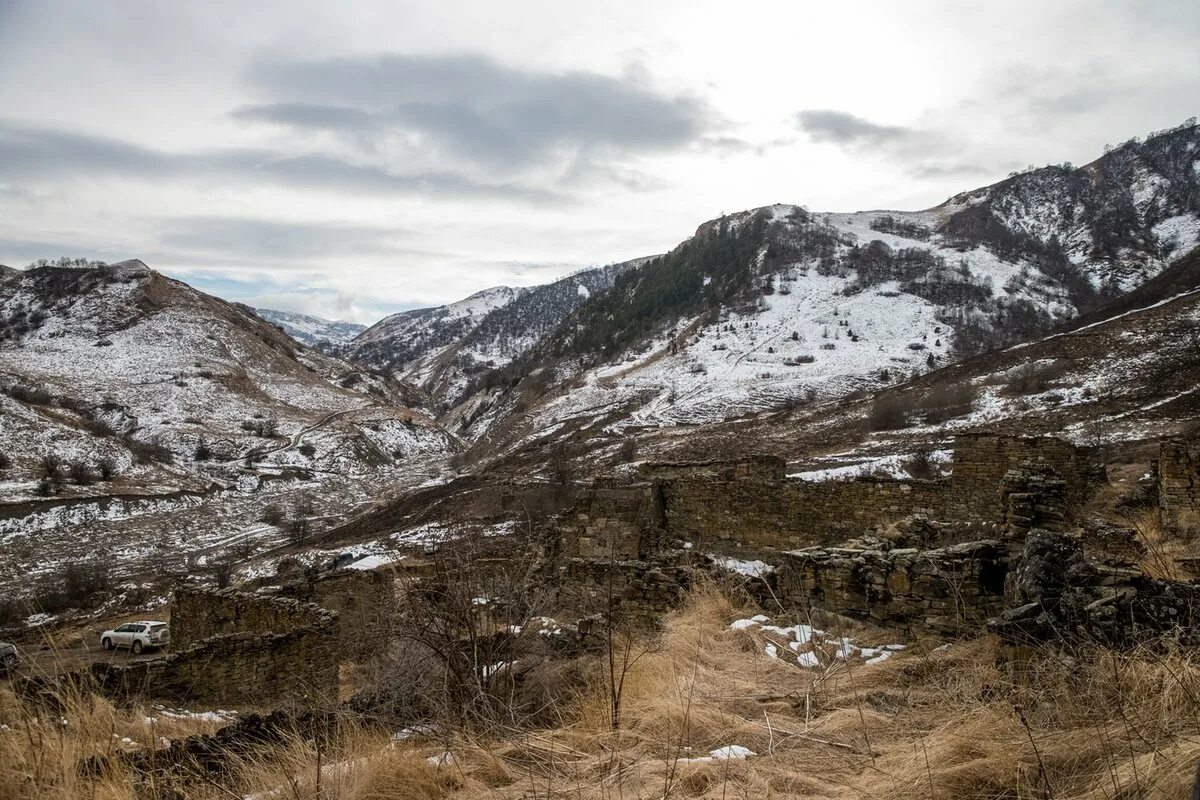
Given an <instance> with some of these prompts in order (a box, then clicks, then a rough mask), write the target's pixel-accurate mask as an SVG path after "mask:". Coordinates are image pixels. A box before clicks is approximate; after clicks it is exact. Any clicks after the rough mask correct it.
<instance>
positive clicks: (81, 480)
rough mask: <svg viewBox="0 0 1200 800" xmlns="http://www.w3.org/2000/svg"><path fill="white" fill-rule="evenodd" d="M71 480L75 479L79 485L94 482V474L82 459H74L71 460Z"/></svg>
mask: <svg viewBox="0 0 1200 800" xmlns="http://www.w3.org/2000/svg"><path fill="white" fill-rule="evenodd" d="M70 472H71V480H73V481H75V483H77V484H78V485H80V486H87V485H88V484H91V483H94V482H95V479H96V478H95V475H94V474H93V473H92V468H91V467H89V466H88V465H87V464H85V463H84V462H82V461H79V460H75V461H72V462H71V469H70Z"/></svg>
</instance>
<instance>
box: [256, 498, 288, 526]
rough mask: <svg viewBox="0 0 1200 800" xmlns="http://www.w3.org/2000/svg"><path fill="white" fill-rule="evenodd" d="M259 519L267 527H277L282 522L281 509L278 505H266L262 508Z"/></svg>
mask: <svg viewBox="0 0 1200 800" xmlns="http://www.w3.org/2000/svg"><path fill="white" fill-rule="evenodd" d="M259 519H261V520H262V521H263V522H265V523H267V524H268V525H279V524H280V523H282V522H283V508H282V507H281V506H280V505H279V504H278V503H268V504H267V505H265V506H263V510H262V516H260V517H259Z"/></svg>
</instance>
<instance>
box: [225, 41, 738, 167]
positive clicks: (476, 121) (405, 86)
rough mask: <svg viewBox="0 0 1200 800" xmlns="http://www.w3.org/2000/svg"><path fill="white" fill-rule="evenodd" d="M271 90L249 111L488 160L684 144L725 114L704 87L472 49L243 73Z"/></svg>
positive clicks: (274, 65) (485, 163) (486, 163)
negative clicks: (673, 88)
mask: <svg viewBox="0 0 1200 800" xmlns="http://www.w3.org/2000/svg"><path fill="white" fill-rule="evenodd" d="M246 80H247V83H248V85H249V86H250V88H251V89H252V90H253V91H256V92H258V93H259V94H260V96H263V97H264V102H263V103H261V104H258V105H250V106H244V107H241V108H239V109H237V110H235V111H234V112H233V115H234V117H235V118H237V119H239V120H244V121H253V122H269V123H273V124H276V125H282V126H287V127H289V128H292V129H295V130H297V131H304V130H310V131H311V130H320V131H329V132H334V133H339V134H349V135H351V136H352V137H354V138H355V139H356V140H358V141H361V140H362V139H363V138H364V137H365V138H367V139H370V140H372V141H374V142H375V143H377V144H378V143H382V142H384V141H385V140H387V139H388V138H389V137H391V138H402V139H404V138H411V137H416V138H417V139H418V140H419V142H420V147H421V148H422V149H423V150H427V151H433V152H435V153H439V154H441V155H444V156H452V157H454V158H458V159H465V160H467V161H469V162H471V163H472V164H474V165H476V166H482V167H486V168H505V169H509V168H514V167H516V168H523V167H530V166H534V165H539V164H547V163H555V162H557V161H559V160H562V159H574V158H577V157H578V156H579V154H581V153H584V154H588V155H589V157H593V158H605V159H612V158H620V157H623V156H627V155H631V154H639V153H647V152H660V151H669V150H675V149H682V148H684V147H686V146H688V145H690V144H691V143H694V142H696V141H697V140H699V139H700V138H701V137H702V136H703V135H704V134H706V133H707V132H708V131H709V130H710V129H712V128H713V127H715V126H717V125H718V120H717V118H716V115H715V113H714V112H713V111H712V110H711V109H710V108H709V107H708V106H707V105H706V104H705V103H704V102H703V101H701V100H700V99H698V98H696V97H692V96H688V95H672V94H666V93H661V92H657V91H655V90H653V89H652V88H649V87H648V86H647V85H646V83H645V81H644V79H642V78H639V77H636V74H635V75H631V76H627V77H626V78H625V79H618V78H613V77H609V76H606V75H601V74H597V73H592V72H582V71H566V72H540V71H533V70H528V69H517V68H513V67H508V66H504V65H502V64H500V63H498V62H496V61H493V60H492V59H490V58H485V57H482V56H470V55H458V56H452V55H440V56H417V55H399V54H389V55H377V56H369V57H360V58H337V59H330V60H324V61H281V60H260V61H257V62H255V63H254V64H253V65H252V66H251V68H250V69H249V70H248V72H247V74H246Z"/></svg>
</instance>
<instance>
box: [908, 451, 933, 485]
mask: <svg viewBox="0 0 1200 800" xmlns="http://www.w3.org/2000/svg"><path fill="white" fill-rule="evenodd" d="M904 468H905V469H906V470H907V471H908V474H909V475H911V476H913V477H914V478H917V479H919V480H929V479H930V478H936V477H937V476H938V469H937V465H936V464H935V463H934V462H933V456H932V454H931V453H930V452H929V451H928V450H918V451H917V452H916V453H914V454H913V457H912V458H910V459H909V460H908V463H907V464H905V465H904Z"/></svg>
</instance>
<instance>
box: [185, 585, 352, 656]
mask: <svg viewBox="0 0 1200 800" xmlns="http://www.w3.org/2000/svg"><path fill="white" fill-rule="evenodd" d="M336 618H337V614H336V613H334V612H332V611H330V610H328V609H325V608H322V607H321V606H318V605H316V604H315V603H306V602H303V601H300V600H296V599H292V598H288V597H280V596H278V595H275V594H268V593H250V592H243V591H239V590H237V589H233V588H227V589H205V588H201V587H196V586H187V585H183V586H178V587H176V588H175V590H174V592H173V593H172V598H171V644H172V647H174V648H175V649H184V648H187V647H190V646H191V645H193V644H196V643H198V642H200V641H203V640H204V639H207V638H209V637H210V636H215V635H217V634H221V633H283V632H286V631H289V630H292V629H294V628H304V627H309V628H322V627H326V626H328V625H329V624H330V623H332V622H333V621H334V620H335V619H336Z"/></svg>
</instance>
